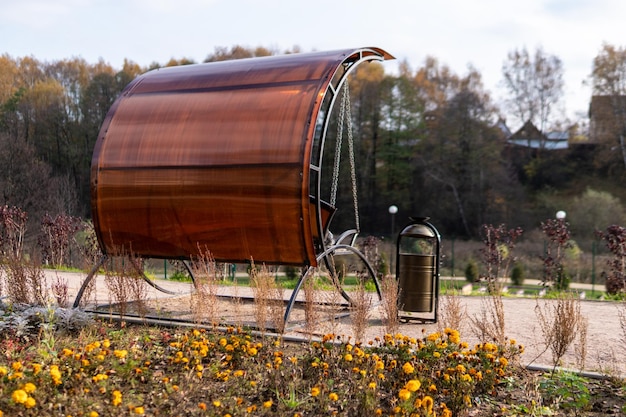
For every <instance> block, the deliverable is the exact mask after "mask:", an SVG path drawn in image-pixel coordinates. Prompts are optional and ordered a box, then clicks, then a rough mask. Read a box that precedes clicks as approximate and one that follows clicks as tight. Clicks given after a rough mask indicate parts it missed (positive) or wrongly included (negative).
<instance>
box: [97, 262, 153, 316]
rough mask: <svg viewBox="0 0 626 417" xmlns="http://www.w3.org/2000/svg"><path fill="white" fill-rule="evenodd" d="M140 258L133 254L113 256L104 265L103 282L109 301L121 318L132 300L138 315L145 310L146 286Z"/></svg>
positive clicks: (141, 314)
mask: <svg viewBox="0 0 626 417" xmlns="http://www.w3.org/2000/svg"><path fill="white" fill-rule="evenodd" d="M141 263H142V260H141V258H139V257H136V256H134V255H126V256H123V255H122V256H114V257H111V258H110V262H108V263H107V265H106V267H105V284H106V287H107V290H108V294H109V302H110V303H111V304H115V305H116V307H117V311H118V313H119V314H120V316H121V317H122V318H123V317H124V316H125V315H126V314H127V313H128V309H129V303H130V302H131V301H132V302H133V303H134V305H135V308H136V311H137V312H138V313H139V315H140V316H142V317H143V316H144V315H145V313H146V311H147V306H146V301H147V295H148V292H147V288H146V285H147V284H146V282H145V281H144V278H143V276H142V274H143V268H142V266H141Z"/></svg>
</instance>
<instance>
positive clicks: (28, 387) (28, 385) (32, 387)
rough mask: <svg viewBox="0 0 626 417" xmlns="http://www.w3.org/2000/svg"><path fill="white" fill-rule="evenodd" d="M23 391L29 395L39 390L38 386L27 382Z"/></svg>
mask: <svg viewBox="0 0 626 417" xmlns="http://www.w3.org/2000/svg"><path fill="white" fill-rule="evenodd" d="M22 389H23V390H24V391H26V392H27V393H28V394H31V393H33V392H35V390H36V389H37V386H36V385H35V384H33V383H32V382H27V383H26V384H24V386H23V387H22Z"/></svg>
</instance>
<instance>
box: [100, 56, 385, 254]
mask: <svg viewBox="0 0 626 417" xmlns="http://www.w3.org/2000/svg"><path fill="white" fill-rule="evenodd" d="M385 58H392V57H391V56H390V55H389V54H387V53H386V52H384V51H382V50H380V49H376V48H364V49H360V50H342V51H334V52H318V53H310V54H294V55H284V56H275V57H266V58H252V59H244V60H236V61H225V62H217V63H210V64H199V65H190V66H181V67H172V68H163V69H159V70H154V71H150V72H148V73H146V74H144V75H142V76H140V77H138V78H137V79H136V80H134V81H133V82H132V83H131V84H129V86H128V87H127V88H126V89H125V90H124V92H123V93H122V95H121V96H120V97H119V98H118V100H117V101H116V102H115V104H114V105H113V106H112V108H111V110H110V111H109V113H108V115H107V117H106V119H105V122H104V124H103V126H102V128H101V131H100V134H99V137H98V140H97V143H96V147H95V149H94V155H93V160H92V172H91V188H92V200H91V201H92V211H93V218H94V226H95V228H96V233H97V235H98V239H99V241H100V243H101V247H102V248H103V250H104V251H105V253H110V254H112V253H115V252H116V251H119V250H122V249H123V250H125V251H132V253H134V254H136V255H140V256H145V257H159V258H182V259H185V258H189V257H191V256H195V255H197V254H198V252H199V251H200V250H201V251H204V250H208V251H210V252H211V253H212V255H213V256H214V257H215V259H216V260H220V261H229V262H247V261H249V260H250V259H254V261H255V262H264V263H272V264H295V265H316V247H315V243H314V238H315V237H316V236H318V237H319V235H320V232H319V229H320V228H319V227H317V226H316V224H315V222H313V221H312V219H315V218H316V217H319V218H322V217H324V219H325V220H327V219H328V216H323V213H324V210H322V209H321V205H322V204H321V202H319V199H317V198H316V199H315V204H311V200H310V199H311V195H314V196H315V195H316V194H315V192H312V191H311V190H310V189H309V188H310V183H309V165H310V161H311V152H312V148H313V142H314V141H315V140H317V141H323V139H324V138H323V136H324V135H323V134H322V135H321V137H318V138H316V137H315V132H316V128H317V130H318V131H319V129H320V127H319V126H318V124H319V123H320V122H319V119H320V115H319V112H320V107H321V105H322V102H323V101H324V98H325V97H326V96H327V95H328V94H329V91H330V92H333V91H334V89H336V88H337V87H338V86H337V85H333V82H335V83H336V81H334V80H335V79H337V78H338V79H339V80H340V82H342V81H343V80H344V79H345V75H347V74H346V68H347V67H349V64H350V63H352V62H361V61H364V60H365V61H367V60H382V59H385ZM337 74H340V75H339V76H338V75H337ZM316 148H323V146H320V145H317V146H316ZM311 207H313V210H312V209H311ZM326 211H327V210H326ZM321 227H322V228H324V227H325V225H321Z"/></svg>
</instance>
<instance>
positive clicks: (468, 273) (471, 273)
mask: <svg viewBox="0 0 626 417" xmlns="http://www.w3.org/2000/svg"><path fill="white" fill-rule="evenodd" d="M465 279H466V280H467V282H478V264H477V263H476V261H475V260H473V259H470V260H469V261H468V262H467V266H466V267H465Z"/></svg>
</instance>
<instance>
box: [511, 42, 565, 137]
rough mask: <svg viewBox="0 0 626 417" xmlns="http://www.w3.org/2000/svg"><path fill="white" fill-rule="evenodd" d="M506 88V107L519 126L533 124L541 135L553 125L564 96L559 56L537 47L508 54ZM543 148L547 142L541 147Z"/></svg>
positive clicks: (561, 66) (561, 65)
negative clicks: (528, 122) (534, 49)
mask: <svg viewBox="0 0 626 417" xmlns="http://www.w3.org/2000/svg"><path fill="white" fill-rule="evenodd" d="M502 74H503V86H504V88H505V89H506V91H507V93H508V97H507V98H506V99H505V102H504V104H505V106H506V109H507V110H508V113H509V114H510V115H511V116H513V118H514V119H515V121H516V122H518V123H519V124H520V126H521V125H522V124H523V123H525V122H527V121H531V122H532V123H533V124H534V125H535V126H537V127H538V128H539V130H540V131H541V132H545V131H546V130H547V129H548V127H549V126H548V124H549V123H552V122H554V120H553V116H554V115H555V113H556V111H557V110H559V104H560V102H561V99H562V97H563V86H564V83H563V64H562V62H561V60H560V59H559V58H558V57H557V56H556V55H549V54H547V53H546V52H545V51H544V50H543V49H542V48H538V49H537V50H536V51H535V53H534V55H531V53H530V52H529V51H528V50H527V49H526V48H522V49H521V50H519V49H516V50H514V51H511V52H509V54H508V57H507V60H506V61H504V63H503V65H502ZM540 146H541V148H542V149H543V147H544V146H545V143H543V144H541V145H540Z"/></svg>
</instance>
